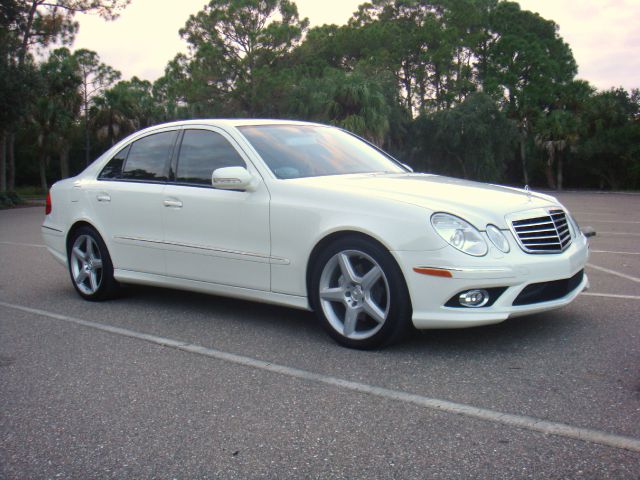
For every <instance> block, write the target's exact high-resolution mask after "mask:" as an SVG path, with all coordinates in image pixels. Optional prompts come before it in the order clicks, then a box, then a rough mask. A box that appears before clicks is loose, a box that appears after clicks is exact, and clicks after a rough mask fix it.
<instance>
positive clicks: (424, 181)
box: [287, 173, 559, 229]
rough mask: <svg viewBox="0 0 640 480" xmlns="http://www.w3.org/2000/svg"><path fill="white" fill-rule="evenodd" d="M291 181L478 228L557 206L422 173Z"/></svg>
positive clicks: (519, 192) (546, 198)
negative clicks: (442, 216)
mask: <svg viewBox="0 0 640 480" xmlns="http://www.w3.org/2000/svg"><path fill="white" fill-rule="evenodd" d="M287 181H290V180H287ZM293 181H294V182H296V183H300V184H304V185H306V186H308V187H311V188H320V189H327V190H332V191H336V192H338V191H343V192H345V193H350V194H357V195H358V196H366V197H370V198H371V197H373V198H385V199H388V200H393V201H397V202H403V203H409V204H412V205H416V206H419V207H423V208H425V209H428V210H429V211H430V212H447V213H452V214H454V215H458V216H460V217H463V218H464V219H466V220H467V221H470V222H471V223H473V224H474V225H475V226H476V227H477V228H480V229H484V226H485V225H486V224H487V223H493V224H495V225H497V226H498V227H500V228H507V223H506V220H505V216H506V215H507V214H510V213H514V212H521V211H525V210H530V209H534V208H541V207H550V206H555V205H559V204H558V202H557V200H556V199H555V198H554V197H552V196H550V195H545V194H541V193H537V192H527V191H526V190H523V189H518V188H512V187H505V186H501V185H490V184H486V183H479V182H473V181H469V180H462V179H458V178H451V177H443V176H439V175H430V174H422V173H406V174H381V173H372V174H356V175H331V176H325V177H309V178H300V179H295V180H293Z"/></svg>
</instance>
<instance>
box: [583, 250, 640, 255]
mask: <svg viewBox="0 0 640 480" xmlns="http://www.w3.org/2000/svg"><path fill="white" fill-rule="evenodd" d="M589 251H590V252H591V253H614V254H616V255H640V252H616V251H614V250H591V249H589Z"/></svg>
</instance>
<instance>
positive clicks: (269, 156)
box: [238, 125, 406, 179]
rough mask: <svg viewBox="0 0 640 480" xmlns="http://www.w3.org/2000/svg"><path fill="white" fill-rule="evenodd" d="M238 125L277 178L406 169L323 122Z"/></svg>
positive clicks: (401, 170)
mask: <svg viewBox="0 0 640 480" xmlns="http://www.w3.org/2000/svg"><path fill="white" fill-rule="evenodd" d="M238 128H239V130H240V131H241V132H242V134H243V135H244V136H245V137H246V138H247V139H248V140H249V142H251V144H252V145H253V147H254V148H255V149H256V151H257V152H258V153H259V154H260V156H261V157H262V159H263V160H264V161H265V163H266V164H267V166H268V167H269V168H270V169H271V171H272V172H273V174H274V175H275V176H276V177H277V178H281V179H286V178H300V177H319V176H323V175H343V174H349V173H372V172H391V173H402V172H405V171H406V170H405V169H404V168H402V166H400V165H399V164H398V163H396V162H394V161H393V160H391V159H390V158H389V157H387V156H386V155H384V154H383V153H382V152H380V151H378V150H376V149H375V148H373V147H372V146H370V145H368V144H367V143H366V142H363V141H362V140H360V139H358V138H357V137H355V136H353V135H351V134H349V133H347V132H344V131H342V130H339V129H337V128H332V127H325V126H321V125H249V126H242V127H238Z"/></svg>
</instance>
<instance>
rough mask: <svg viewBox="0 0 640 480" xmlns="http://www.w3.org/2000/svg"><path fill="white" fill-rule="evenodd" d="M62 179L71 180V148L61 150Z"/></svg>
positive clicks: (64, 147)
mask: <svg viewBox="0 0 640 480" xmlns="http://www.w3.org/2000/svg"><path fill="white" fill-rule="evenodd" d="M60 178H69V147H68V146H67V145H65V146H63V147H62V148H61V149H60Z"/></svg>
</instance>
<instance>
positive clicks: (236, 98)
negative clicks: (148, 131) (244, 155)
mask: <svg viewBox="0 0 640 480" xmlns="http://www.w3.org/2000/svg"><path fill="white" fill-rule="evenodd" d="M307 26H308V21H307V20H306V19H304V20H300V19H299V16H298V10H297V7H296V6H295V4H294V3H292V2H290V1H289V0H211V1H210V2H209V3H208V4H207V5H206V6H205V7H204V9H203V10H202V11H200V12H198V13H197V14H195V15H192V16H191V17H190V18H189V20H188V21H187V24H186V25H185V27H184V28H183V29H182V30H180V35H181V36H182V37H183V38H184V39H185V40H186V41H187V42H188V43H189V46H190V55H189V56H178V57H176V59H174V61H173V62H172V63H171V64H170V65H169V67H168V69H167V72H166V75H165V78H164V79H163V80H162V83H163V88H164V90H165V92H166V94H167V95H170V94H171V93H172V92H173V93H174V95H175V92H177V91H179V92H181V93H180V95H181V96H182V97H183V98H182V99H180V98H176V97H175V96H173V98H172V97H171V96H170V97H169V99H170V101H171V100H172V101H173V105H176V104H179V103H180V101H181V100H182V101H185V102H187V103H189V104H190V105H193V110H192V112H193V113H195V114H196V115H200V114H204V115H211V114H214V115H223V116H258V115H264V114H265V113H268V112H270V111H271V110H272V108H271V101H272V99H271V98H270V97H269V95H268V94H269V93H272V92H274V88H273V87H274V86H277V85H275V84H274V82H273V81H271V79H272V77H273V75H274V74H275V75H278V74H279V69H280V67H282V64H283V62H284V61H285V59H286V56H287V55H288V54H289V53H290V51H291V50H292V48H293V47H294V45H296V44H297V43H298V42H299V40H300V38H301V36H302V34H303V32H304V31H305V30H306V28H307ZM265 95H267V96H266V97H265Z"/></svg>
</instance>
